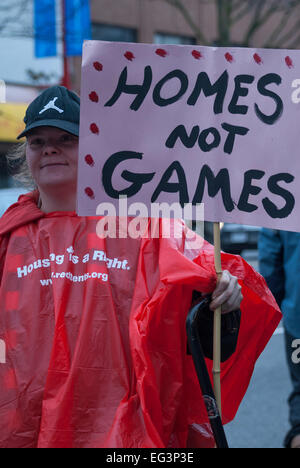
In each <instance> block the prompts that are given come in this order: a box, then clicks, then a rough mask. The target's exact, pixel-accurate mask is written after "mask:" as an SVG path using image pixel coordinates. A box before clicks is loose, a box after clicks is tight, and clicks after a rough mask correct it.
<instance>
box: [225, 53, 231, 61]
mask: <svg viewBox="0 0 300 468" xmlns="http://www.w3.org/2000/svg"><path fill="white" fill-rule="evenodd" d="M225 58H226V60H227V62H229V63H232V62H233V56H232V55H231V54H230V53H229V52H227V53H226V54H225Z"/></svg>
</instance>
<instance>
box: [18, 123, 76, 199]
mask: <svg viewBox="0 0 300 468" xmlns="http://www.w3.org/2000/svg"><path fill="white" fill-rule="evenodd" d="M78 141H79V140H78V137H77V136H75V135H72V134H71V133H68V132H65V131H64V130H60V129H59V128H55V127H40V128H36V129H34V130H32V132H30V133H29V134H28V135H27V145H26V159H27V164H28V167H29V169H30V172H31V174H32V177H33V179H34V180H35V183H36V185H37V186H38V188H41V189H42V190H44V191H47V189H53V188H55V186H56V187H57V188H58V187H59V186H64V187H65V189H66V190H74V191H75V192H76V185H77V165H78Z"/></svg>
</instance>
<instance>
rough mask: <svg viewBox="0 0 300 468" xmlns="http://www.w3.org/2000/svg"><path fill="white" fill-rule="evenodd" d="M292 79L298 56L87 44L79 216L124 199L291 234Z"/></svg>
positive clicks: (297, 194)
mask: <svg viewBox="0 0 300 468" xmlns="http://www.w3.org/2000/svg"><path fill="white" fill-rule="evenodd" d="M299 70H300V52H299V51H287V50H268V49H267V50H264V49H260V50H258V49H255V50H254V49H242V48H241V49H239V48H237V49H235V48H228V49H225V48H210V47H192V46H175V45H164V46H157V45H145V44H126V43H107V42H97V41H87V42H86V43H85V44H84V51H83V67H82V88H81V124H80V155H79V157H80V161H79V181H78V214H79V215H91V216H95V215H96V210H97V206H98V205H99V204H103V203H104V202H106V203H112V204H114V206H115V207H116V208H117V209H118V206H119V197H120V196H123V197H124V196H127V203H128V205H133V204H135V203H139V204H140V203H143V204H144V205H145V206H146V207H148V209H149V213H151V204H160V203H163V202H166V203H168V204H173V203H180V204H181V206H184V205H185V204H193V205H196V204H198V203H204V213H205V219H206V220H207V221H224V222H234V223H241V224H250V225H257V226H265V227H273V228H278V229H285V230H292V231H300V216H299V206H300V183H299V174H300V157H299V149H298V146H299V145H298V141H299V134H300V72H299ZM131 215H132V213H131Z"/></svg>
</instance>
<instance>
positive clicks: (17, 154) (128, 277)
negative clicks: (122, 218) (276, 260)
mask: <svg viewBox="0 0 300 468" xmlns="http://www.w3.org/2000/svg"><path fill="white" fill-rule="evenodd" d="M79 106H80V101H79V98H78V97H77V96H76V95H75V94H74V93H73V92H71V91H69V90H67V89H66V88H63V87H58V86H56V87H52V88H50V89H48V90H46V91H44V92H43V93H42V94H41V95H40V96H39V97H38V98H36V99H35V100H34V101H33V102H32V103H31V105H30V106H29V107H28V109H27V112H26V116H25V119H24V121H25V124H26V128H25V130H24V132H22V134H21V135H20V136H19V138H21V137H26V143H25V144H21V146H20V147H19V148H18V149H17V151H14V153H12V154H10V156H9V160H10V164H11V165H12V167H13V171H14V173H15V175H17V176H18V177H19V178H20V177H21V178H22V179H23V180H25V179H26V181H27V182H31V183H32V186H33V188H34V190H33V191H32V192H30V193H28V194H26V195H24V196H21V197H20V199H19V201H18V202H17V203H16V204H14V205H12V206H11V207H10V208H9V209H8V210H7V212H6V213H5V214H4V216H3V217H2V218H1V220H0V282H1V283H0V304H1V305H0V344H1V345H2V348H1V349H2V354H1V356H2V359H1V360H0V385H1V389H2V390H1V393H0V447H11V448H15V447H16V448H18V447H50V448H53V447H78V448H79V447H127V448H130V447H186V446H187V445H188V444H189V437H190V432H191V428H192V429H193V431H194V433H196V435H198V436H199V437H200V438H201V437H203V436H205V437H204V438H205V440H206V442H205V444H206V445H207V446H209V445H211V444H213V441H212V435H211V433H210V432H209V429H208V427H209V426H208V419H207V415H206V412H205V407H204V403H203V400H202V397H201V392H200V388H199V384H198V381H197V377H196V373H195V369H194V366H193V362H192V359H191V356H189V353H188V352H187V347H186V332H185V319H186V316H187V313H188V310H189V309H190V307H191V303H192V300H195V296H196V295H198V300H199V296H200V299H201V297H202V296H201V295H207V294H212V301H211V303H210V306H209V308H207V310H206V311H205V312H204V314H203V317H202V324H201V327H200V328H201V329H200V334H201V336H202V339H203V347H204V349H205V350H206V355H207V358H211V347H212V336H211V335H212V334H211V335H210V334H209V335H208V333H211V332H210V330H211V326H212V316H213V314H212V311H213V310H214V309H215V308H216V307H218V306H219V305H222V311H223V319H222V320H223V325H222V329H223V356H222V357H223V360H226V362H225V363H224V364H223V366H224V367H223V369H224V372H223V377H222V385H223V387H222V390H223V404H224V411H223V412H224V415H223V419H224V422H228V421H230V420H231V419H232V418H233V417H234V415H235V413H236V411H237V409H238V406H239V404H240V401H241V399H242V398H243V396H244V393H245V391H246V388H247V385H248V384H249V380H250V377H251V374H252V371H253V366H254V363H255V361H256V359H257V358H258V356H259V355H260V353H261V352H262V350H263V349H264V347H265V345H266V344H267V342H268V340H269V338H270V337H271V335H272V333H273V331H274V329H275V328H276V325H277V324H278V322H279V320H280V313H279V310H278V307H277V305H276V303H275V301H274V299H273V297H272V295H271V294H270V292H269V290H268V288H267V287H266V285H265V282H264V281H263V279H262V278H261V277H260V275H258V274H257V273H256V272H254V270H253V269H252V268H251V267H250V266H249V265H247V264H246V262H244V261H243V260H242V259H241V258H239V257H234V256H231V255H225V254H224V255H223V268H224V272H223V274H222V277H221V279H220V282H219V283H218V284H217V279H216V273H215V269H214V256H213V247H212V246H210V245H209V244H207V243H204V245H203V247H202V249H200V250H199V249H198V251H192V250H191V249H190V248H189V246H188V245H187V242H186V240H185V237H184V236H183V237H182V238H180V239H177V238H173V237H171V238H170V239H162V238H158V239H144V238H140V239H131V238H129V237H128V238H126V239H124V238H119V239H118V238H116V239H114V238H106V239H102V238H99V237H98V236H97V234H96V231H97V222H98V218H96V217H95V218H93V217H89V218H87V217H78V216H77V215H76V212H75V208H76V184H77V163H78V135H79ZM163 223H164V222H163V221H161V225H163ZM176 223H179V224H180V225H181V224H182V222H181V221H179V220H178V221H176ZM229 270H230V271H231V273H229ZM241 288H242V291H243V295H244V296H245V298H244V300H243V301H242V299H243V296H242V292H241ZM195 291H196V293H195ZM197 292H198V293H197ZM241 301H242V305H241ZM240 305H241V310H242V320H241V324H240V311H239V308H240ZM239 327H240V333H239V337H238V330H239ZM237 341H238V343H237ZM3 350H4V352H3ZM241 356H242V358H241ZM193 440H195V438H194V439H193ZM193 443H194V442H193Z"/></svg>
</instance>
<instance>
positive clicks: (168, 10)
mask: <svg viewBox="0 0 300 468" xmlns="http://www.w3.org/2000/svg"><path fill="white" fill-rule="evenodd" d="M280 1H282V2H283V1H284V0H278V2H280ZM90 2H91V18H92V38H93V39H95V40H105V41H117V42H122V41H124V42H143V43H160V44H166V43H168V44H197V43H198V42H201V41H199V40H197V38H196V35H195V31H193V28H192V27H191V25H190V24H189V22H188V21H187V20H186V18H184V15H183V14H181V13H180V12H179V11H178V10H177V9H176V8H174V7H172V6H171V5H170V4H168V3H167V2H166V1H163V0H90ZM182 2H183V4H184V6H185V7H187V8H188V12H189V14H190V17H191V18H192V20H193V22H194V23H195V24H197V25H198V26H199V27H200V29H201V31H202V32H203V34H204V35H205V37H206V38H207V40H208V42H209V43H211V44H217V41H216V38H217V37H218V31H217V25H218V21H217V18H216V9H215V6H214V2H202V1H200V0H182ZM286 2H288V0H286ZM245 3H246V2H244V4H245ZM242 4H243V0H241V2H240V3H239V4H238V3H237V5H238V6H239V7H240V8H241V5H242ZM239 11H240V10H239ZM296 13H297V14H296ZM299 14H300V6H299V11H298V10H297V11H296V12H295V13H294V14H293V16H292V18H290V19H289V21H290V22H291V23H289V22H288V21H287V18H286V17H285V16H281V17H279V16H276V15H275V17H274V16H272V17H271V18H270V19H269V20H267V21H265V23H264V27H263V28H262V29H259V28H258V30H257V33H256V34H255V35H254V37H253V40H252V43H251V46H253V47H261V46H262V44H263V43H264V39H265V38H266V37H268V36H269V35H270V34H271V32H272V31H274V27H275V25H278V26H280V25H281V24H285V27H288V32H290V33H291V32H292V30H293V28H296V26H297V22H298V21H299ZM252 18H253V16H249V15H248V16H247V15H246V16H245V17H243V19H242V21H239V22H238V23H237V24H236V26H235V27H233V29H232V35H231V37H232V41H233V44H232V45H239V44H241V43H242V40H243V37H244V34H245V30H246V29H247V27H248V26H249V22H251V20H252ZM289 24H291V26H290V27H289ZM297 30H298V29H297ZM278 31H279V29H278ZM299 37H300V36H299ZM299 45H300V42H299ZM43 63H44V62H42V61H41V71H42V68H43ZM68 64H69V70H70V76H71V87H72V89H73V90H74V91H76V92H78V93H80V76H81V57H80V56H79V57H72V58H69V59H68ZM2 65H3V64H2ZM16 75H17V74H16ZM0 78H1V71H0ZM58 79H59V78H58ZM0 85H1V80H0ZM40 90H41V87H40V86H36V87H35V86H29V85H23V84H22V83H19V82H18V76H14V77H13V80H12V82H11V83H6V90H5V92H6V96H5V100H4V99H3V96H2V94H3V89H2V90H1V87H0V188H1V187H7V186H9V185H10V184H11V180H10V179H9V177H8V175H7V171H6V165H5V153H6V151H7V149H8V148H9V147H11V145H12V144H14V143H15V142H16V140H15V138H16V135H17V134H18V133H19V132H20V130H21V129H22V128H23V126H24V124H23V116H24V112H25V109H26V107H27V105H28V103H30V102H31V101H32V99H34V98H35V97H36V96H37V94H38V93H39V92H40ZM1 97H2V100H1Z"/></svg>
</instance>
